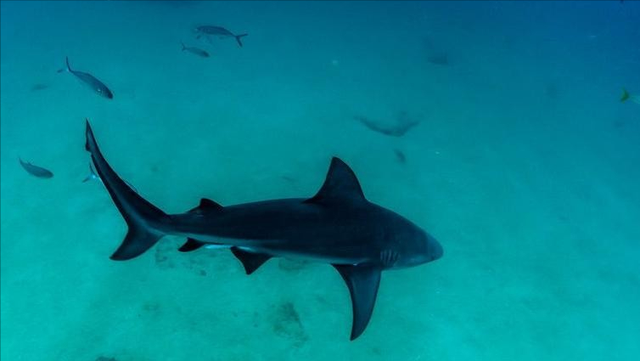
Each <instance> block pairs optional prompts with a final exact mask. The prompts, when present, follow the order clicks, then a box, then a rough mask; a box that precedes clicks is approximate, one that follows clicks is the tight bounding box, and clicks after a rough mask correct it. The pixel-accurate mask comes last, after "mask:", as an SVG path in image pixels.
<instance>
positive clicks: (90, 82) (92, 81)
mask: <svg viewBox="0 0 640 361" xmlns="http://www.w3.org/2000/svg"><path fill="white" fill-rule="evenodd" d="M65 65H66V68H65V69H62V70H60V71H65V70H66V71H68V72H69V73H71V74H73V75H75V76H76V78H78V80H80V81H81V82H82V83H83V84H85V85H86V86H88V87H89V88H91V89H92V90H93V91H94V92H95V93H96V94H98V95H100V96H102V97H104V98H107V99H113V92H111V90H110V89H109V88H108V87H107V86H106V85H104V83H103V82H101V81H100V80H98V78H96V77H95V76H93V75H91V74H89V73H85V72H83V71H78V70H73V69H71V66H70V65H69V58H68V57H67V58H65Z"/></svg>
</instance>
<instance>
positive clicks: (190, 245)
mask: <svg viewBox="0 0 640 361" xmlns="http://www.w3.org/2000/svg"><path fill="white" fill-rule="evenodd" d="M202 246H204V243H202V242H200V241H196V240H195V239H193V238H187V242H186V243H185V244H183V245H182V247H180V248H178V251H180V252H192V251H195V250H196V249H198V248H200V247H202Z"/></svg>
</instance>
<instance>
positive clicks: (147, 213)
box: [85, 120, 170, 261]
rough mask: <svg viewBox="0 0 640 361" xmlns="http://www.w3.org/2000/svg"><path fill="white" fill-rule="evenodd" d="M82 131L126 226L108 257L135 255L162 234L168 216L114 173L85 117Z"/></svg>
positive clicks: (100, 174)
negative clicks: (125, 231) (122, 238)
mask: <svg viewBox="0 0 640 361" xmlns="http://www.w3.org/2000/svg"><path fill="white" fill-rule="evenodd" d="M85 135H86V138H87V142H86V144H85V148H86V149H87V150H88V151H89V152H90V153H91V159H92V160H93V163H94V165H95V169H96V171H97V173H98V176H99V177H100V178H101V179H102V182H103V183H104V185H105V187H106V188H107V191H108V192H109V195H110V196H111V199H112V200H113V203H115V205H116V207H117V208H118V210H119V211H120V214H122V217H123V218H124V220H125V221H126V222H127V225H128V226H129V232H128V233H127V235H126V237H125V238H124V241H122V244H121V245H120V247H118V249H117V250H116V251H115V253H114V254H113V255H111V259H112V260H117V261H124V260H128V259H132V258H135V257H137V256H139V255H141V254H143V253H144V252H145V251H147V250H148V249H149V248H151V247H152V246H153V245H154V244H156V242H158V240H159V239H160V238H162V237H163V236H164V235H165V233H164V232H163V229H164V226H166V225H167V224H168V223H169V222H170V217H169V216H168V215H167V214H165V213H164V212H163V211H161V210H160V209H158V208H157V207H156V206H154V205H153V204H151V203H149V202H148V201H147V200H145V199H144V198H142V197H141V196H140V195H138V194H137V193H136V192H135V191H134V190H133V189H132V188H131V187H130V186H129V185H128V184H127V183H126V182H125V181H123V180H122V179H121V178H120V177H119V176H118V174H116V172H115V171H114V170H113V169H112V168H111V166H110V165H109V163H107V161H106V160H105V159H104V157H103V156H102V153H101V152H100V148H99V147H98V143H97V142H96V139H95V137H94V136H93V131H92V130H91V125H89V121H88V120H87V128H86V134H85Z"/></svg>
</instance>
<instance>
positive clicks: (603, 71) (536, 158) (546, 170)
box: [0, 1, 640, 361]
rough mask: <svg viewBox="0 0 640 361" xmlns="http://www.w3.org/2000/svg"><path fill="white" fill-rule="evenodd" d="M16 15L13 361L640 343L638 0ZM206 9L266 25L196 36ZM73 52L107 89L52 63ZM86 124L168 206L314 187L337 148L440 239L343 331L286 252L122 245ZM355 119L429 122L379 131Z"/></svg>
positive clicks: (5, 225) (335, 288) (94, 8)
mask: <svg viewBox="0 0 640 361" xmlns="http://www.w3.org/2000/svg"><path fill="white" fill-rule="evenodd" d="M0 14H1V22H0V30H1V38H0V40H1V41H0V45H1V63H0V65H1V68H0V75H1V76H0V84H1V99H0V101H1V104H0V105H1V108H0V109H1V131H0V134H1V141H0V147H1V160H2V161H1V166H0V170H1V172H2V177H1V211H2V223H1V224H2V228H1V242H2V243H1V245H2V249H1V261H2V263H1V277H2V278H1V281H2V282H1V286H2V297H1V301H2V304H1V306H2V313H1V324H2V329H1V331H2V332H1V340H0V341H1V345H2V347H1V355H0V356H1V358H2V360H74V361H75V360H90V361H93V360H102V361H104V360H118V361H134V360H135V361H144V360H154V361H155V360H233V361H239V360H402V361H409V360H411V361H414V360H421V361H422V360H536V361H539V360H636V359H638V358H639V357H640V343H639V342H638V339H639V336H640V307H638V305H639V304H640V262H638V258H639V256H640V225H639V224H640V222H639V221H638V220H639V219H640V187H638V184H640V167H639V166H638V165H639V164H640V146H639V144H640V104H638V102H634V99H638V98H633V99H630V100H627V101H625V102H621V101H620V97H621V94H622V88H626V89H627V90H628V91H629V93H630V94H632V95H635V96H637V95H638V94H640V41H639V39H640V2H634V1H624V2H623V3H620V2H619V1H606V2H591V1H584V2H577V1H575V2H574V1H572V2H480V1H478V2H447V3H444V2H348V3H343V2H326V3H325V2H322V3H321V2H311V3H307V2H305V3H302V2H228V3H226V2H219V3H218V2H216V3H208V2H126V3H125V2H7V1H2V2H1V8H0ZM202 24H206V25H220V26H224V27H226V28H228V29H229V30H231V31H232V32H235V33H243V32H246V33H248V34H249V35H248V36H247V37H245V38H243V43H244V46H243V47H242V48H241V47H239V46H238V45H237V43H236V42H235V41H234V40H233V39H230V38H227V39H218V38H213V39H211V40H210V41H207V40H206V39H203V38H201V39H196V34H195V33H194V32H193V28H194V26H196V25H202ZM181 41H182V42H185V43H186V44H187V45H190V46H197V47H199V48H202V49H204V50H206V51H207V52H209V53H210V54H211V57H209V58H200V57H197V56H196V55H194V54H191V53H188V52H183V51H181V46H180V42H181ZM65 56H68V57H69V59H70V62H71V65H72V67H73V68H74V69H77V70H81V71H86V72H89V73H91V74H93V75H94V76H96V77H97V78H98V79H100V80H101V81H103V82H104V83H105V84H107V85H108V86H109V88H110V89H111V90H112V91H113V93H114V99H113V100H108V99H105V98H102V97H100V96H99V95H97V94H96V93H95V92H93V91H92V90H91V89H89V88H88V87H85V86H83V85H82V84H81V83H80V82H79V81H78V80H77V79H74V77H73V76H72V75H71V74H69V73H57V70H58V69H60V68H63V66H64V59H65ZM85 118H89V119H90V120H91V122H92V125H93V127H94V131H95V133H96V136H97V138H98V141H99V143H100V145H101V147H102V150H103V152H104V154H105V156H106V157H107V159H108V160H109V161H110V162H111V164H112V165H113V167H114V168H115V169H116V170H117V171H118V172H119V173H120V174H121V176H122V177H123V178H125V179H126V180H127V181H129V182H130V183H131V184H133V185H134V186H135V187H136V189H138V191H139V192H140V194H141V195H143V196H144V197H145V198H147V199H149V200H150V201H151V202H152V203H154V204H156V205H157V206H159V207H160V208H162V209H163V210H165V211H167V212H169V213H177V212H183V211H185V210H187V209H191V208H193V207H194V206H195V205H196V204H197V202H198V200H199V199H200V198H201V197H208V198H211V199H214V200H216V201H217V202H219V203H221V204H223V205H229V204H236V203H243V202H250V201H257V200H264V199H272V198H284V197H306V196H311V195H313V194H314V193H315V192H316V190H317V188H318V187H319V186H320V185H321V183H322V181H323V178H324V176H325V174H326V169H327V166H328V164H329V161H330V158H331V156H339V157H341V158H342V159H344V160H345V161H346V162H347V163H349V164H350V165H351V167H352V168H353V169H354V171H355V173H356V174H357V175H358V178H359V180H360V182H361V184H362V187H363V189H364V193H365V195H366V196H367V198H368V199H369V200H371V201H373V202H375V203H378V204H381V205H383V206H385V207H388V208H390V209H393V210H394V211H396V212H398V213H400V214H402V215H404V216H406V217H407V218H409V219H411V220H413V221H414V222H415V223H417V224H418V225H420V226H421V227H423V228H425V229H426V230H428V231H429V232H430V233H432V234H433V235H435V236H436V237H437V238H438V239H439V240H440V241H441V243H442V244H443V246H444V249H445V255H444V257H443V258H442V259H440V260H437V261H436V262H433V263H429V264H427V265H423V266H420V267H416V268H410V269H405V270H400V271H393V272H385V273H384V274H383V277H382V282H381V285H380V291H379V294H378V299H377V304H376V308H375V310H374V314H373V317H372V319H371V323H370V324H369V327H368V329H367V330H366V332H365V333H364V334H363V335H362V336H361V337H360V338H359V339H357V340H356V341H353V342H350V341H349V340H348V336H349V328H350V325H351V307H350V301H349V295H348V292H347V290H346V287H345V286H344V284H343V282H342V280H341V279H340V276H339V275H338V274H337V273H336V272H335V271H334V270H333V269H332V268H331V267H330V266H327V265H325V264H321V263H302V262H298V261H295V260H277V259H276V260H272V261H269V262H267V263H266V264H265V265H264V266H263V267H262V268H261V269H260V270H259V271H258V272H256V273H255V274H254V275H252V276H251V277H247V276H246V275H245V274H244V270H243V269H242V267H241V265H240V264H239V263H238V261H237V260H235V259H234V258H233V257H232V256H231V255H230V253H229V252H227V251H224V250H200V251H197V252H193V253H189V254H182V253H179V252H177V251H176V248H177V247H178V246H179V245H180V244H181V243H182V242H184V240H183V239H179V238H177V237H167V238H165V239H163V240H162V241H161V242H160V243H159V244H158V245H156V246H155V247H154V248H152V249H151V250H150V251H148V252H147V253H145V254H144V255H143V256H141V257H139V258H137V259H135V260H132V261H128V262H114V261H111V260H109V255H111V254H112V252H113V251H114V250H115V249H116V247H117V246H118V245H119V244H120V241H121V240H122V237H123V236H124V234H125V232H126V224H125V223H124V221H123V220H122V218H121V216H120V214H119V213H118V211H117V210H116V208H115V207H114V206H113V203H112V201H111V199H110V198H109V196H108V194H107V192H106V191H105V189H104V187H103V186H102V185H101V184H100V183H99V182H97V181H92V182H87V183H82V180H83V179H84V178H85V176H86V175H87V174H88V162H89V156H88V154H87V152H86V151H85V150H84V133H83V131H84V119H85ZM362 118H366V119H369V120H371V121H373V122H375V123H376V124H379V125H380V126H382V127H393V126H395V125H396V121H397V120H398V119H399V120H400V121H406V120H410V121H419V125H417V126H415V127H414V128H412V129H410V130H408V131H407V132H406V134H404V135H402V136H388V135H385V134H381V133H379V132H376V131H374V130H372V129H369V128H367V127H366V126H365V125H364V124H362V123H361V122H360V121H358V120H357V119H362ZM399 154H401V155H399ZM18 157H22V158H23V159H24V160H27V161H30V162H33V163H34V164H37V165H39V166H43V167H46V168H47V169H50V170H51V171H53V172H54V174H55V176H54V177H53V178H51V179H38V178H35V177H33V176H31V175H29V174H27V173H26V172H25V171H24V169H22V168H21V167H20V164H19V163H18V161H17V159H18ZM403 157H404V159H402V158H403ZM101 358H102V359H101Z"/></svg>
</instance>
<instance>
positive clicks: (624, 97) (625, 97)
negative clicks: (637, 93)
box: [620, 88, 629, 103]
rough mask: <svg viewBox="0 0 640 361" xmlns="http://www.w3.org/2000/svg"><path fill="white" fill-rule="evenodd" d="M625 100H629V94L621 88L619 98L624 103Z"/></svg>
mask: <svg viewBox="0 0 640 361" xmlns="http://www.w3.org/2000/svg"><path fill="white" fill-rule="evenodd" d="M627 99H629V92H628V91H627V89H625V88H622V96H621V97H620V101H621V102H623V103H624V102H625V101H627Z"/></svg>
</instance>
